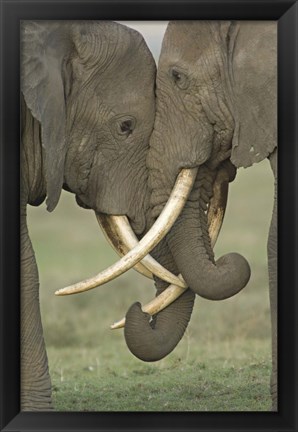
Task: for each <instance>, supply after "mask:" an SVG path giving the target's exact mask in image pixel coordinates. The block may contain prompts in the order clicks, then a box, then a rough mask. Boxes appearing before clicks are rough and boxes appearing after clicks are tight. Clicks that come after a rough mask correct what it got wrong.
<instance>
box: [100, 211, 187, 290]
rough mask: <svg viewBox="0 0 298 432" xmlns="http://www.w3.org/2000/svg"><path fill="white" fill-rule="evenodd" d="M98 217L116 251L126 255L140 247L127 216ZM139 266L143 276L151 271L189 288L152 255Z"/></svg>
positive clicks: (165, 279)
mask: <svg viewBox="0 0 298 432" xmlns="http://www.w3.org/2000/svg"><path fill="white" fill-rule="evenodd" d="M96 217H97V220H98V223H99V224H100V226H101V227H102V228H103V230H104V232H105V234H106V236H107V237H108V238H110V241H111V243H112V244H114V243H116V245H114V247H115V248H116V250H118V249H119V251H118V253H120V254H122V255H124V254H125V253H127V252H129V251H130V250H131V249H133V248H134V247H135V246H137V245H138V243H139V240H138V238H137V236H136V235H135V233H134V231H133V230H132V228H131V226H130V223H129V221H128V218H127V217H126V216H114V215H113V216H112V215H111V216H110V215H109V216H108V215H104V214H96ZM138 265H139V266H140V267H141V268H140V269H139V268H138V269H137V270H138V271H140V273H142V274H144V272H147V273H148V270H149V271H151V272H152V273H153V274H155V275H156V276H158V277H159V278H160V279H162V280H164V281H166V282H169V283H170V284H175V285H177V286H180V287H181V288H186V287H187V286H186V283H185V282H184V280H183V279H182V280H181V279H180V278H178V276H175V275H174V274H173V273H171V272H170V271H168V270H167V269H166V268H164V267H163V266H162V265H160V264H159V263H158V262H157V261H155V259H154V258H153V257H152V256H150V255H146V256H145V257H144V258H143V259H142V261H140V262H139V263H138ZM143 269H144V270H143ZM152 273H151V275H152Z"/></svg>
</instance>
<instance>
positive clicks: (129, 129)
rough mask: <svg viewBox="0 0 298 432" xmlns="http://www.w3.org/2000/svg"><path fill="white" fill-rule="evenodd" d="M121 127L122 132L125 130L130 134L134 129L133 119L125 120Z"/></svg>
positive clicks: (125, 132)
mask: <svg viewBox="0 0 298 432" xmlns="http://www.w3.org/2000/svg"><path fill="white" fill-rule="evenodd" d="M120 129H121V132H123V133H124V134H127V135H130V134H131V133H132V131H133V127H132V121H131V120H125V121H124V122H122V123H121V125H120Z"/></svg>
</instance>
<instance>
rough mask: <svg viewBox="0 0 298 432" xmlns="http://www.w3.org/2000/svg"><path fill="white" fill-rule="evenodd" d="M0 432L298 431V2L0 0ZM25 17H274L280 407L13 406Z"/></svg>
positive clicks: (16, 359)
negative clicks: (103, 409)
mask: <svg viewBox="0 0 298 432" xmlns="http://www.w3.org/2000/svg"><path fill="white" fill-rule="evenodd" d="M0 3H1V41H2V44H1V68H2V69H1V102H2V103H1V155H0V163H1V170H0V173H1V195H0V199H1V219H0V220H1V225H0V226H1V249H0V250H1V252H0V254H1V255H0V256H1V261H0V264H1V268H0V275H1V301H0V305H1V313H0V323H1V327H0V328H1V333H0V344H1V349H0V362H1V368H0V373H1V377H0V382H1V393H0V396H1V401H0V402H1V406H0V409H1V416H0V429H1V431H11V432H12V431H29V430H32V431H33V430H38V431H66V430H68V431H116V430H146V431H165V430H171V431H172V430H173V431H179V430H195V431H197V430H198V431H207V430H208V431H233V430H235V431H280V432H281V431H287V432H290V431H297V430H298V421H297V407H298V398H297V390H298V382H297V376H298V373H297V372H298V370H297V364H298V356H297V347H298V337H297V329H298V325H297V316H298V308H297V289H298V287H297V269H296V266H297V258H298V256H297V236H298V233H297V210H298V207H297V198H296V196H297V192H298V185H297V175H296V169H298V147H297V144H298V141H297V130H298V129H297V113H298V103H297V96H298V86H297V76H298V62H297V60H298V58H297V52H298V4H297V2H295V1H288V0H271V1H269V0H251V1H249V0H234V1H232V0H230V1H225V0H222V1H220V0H214V1H213V0H209V1H206V0H205V1H201V0H193V1H191V0H186V1H183V0H177V1H171V2H169V1H166V0H161V1H154V0H152V1H149V0H130V1H129V0H124V1H120V0H115V1H113V0H110V1H107V0H106V1H104V0H102V1H101V0H93V1H83V0H81V1H75V0H64V1H57V0H56V1H55V0H54V1H53V0H52V1H42V0H39V1H28V0H17V1H14V0H2V1H1V2H0ZM22 19H23V20H24V19H53V20H59V19H111V20H169V19H242V20H278V101H279V102H278V142H279V158H278V164H279V166H278V169H279V185H278V187H279V212H278V218H279V219H278V220H279V231H278V245H279V264H278V284H279V285H278V286H279V297H278V304H279V306H278V317H279V326H278V333H279V344H278V345H279V352H278V359H279V409H278V412H272V413H271V412H259V413H257V412H243V413H241V412H233V413H232V412H225V413H213V412H207V413H202V412H197V413H194V412H191V413H188V412H181V413H178V412H176V413H156V412H155V413H151V412H143V413H125V412H123V413H112V412H110V413H100V412H98V413H96V412H88V413H83V412H67V413H62V412H52V413H49V412H30V413H29V412H20V372H19V371H20V365H19V361H20V357H19V356H20V350H19V306H20V298H19V297H20V295H19V294H20V293H19V286H20V284H19V277H20V274H19V253H20V249H19V142H20V132H19V94H20V93H19V92H20V86H19V70H20V68H19V54H20V53H19V22H20V20H22Z"/></svg>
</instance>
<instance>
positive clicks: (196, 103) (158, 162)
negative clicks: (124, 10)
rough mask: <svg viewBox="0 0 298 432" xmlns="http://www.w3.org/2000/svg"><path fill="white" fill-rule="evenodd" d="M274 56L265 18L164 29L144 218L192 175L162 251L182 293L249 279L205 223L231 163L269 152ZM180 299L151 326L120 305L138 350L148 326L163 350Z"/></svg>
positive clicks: (230, 291)
mask: <svg viewBox="0 0 298 432" xmlns="http://www.w3.org/2000/svg"><path fill="white" fill-rule="evenodd" d="M276 59H277V56H276V24H275V23H273V22H272V23H270V22H267V23H265V25H264V23H261V22H228V21H222V22H220V21H218V22H217V21H212V22H206V21H193V22H192V21H186V22H183V21H178V22H171V23H170V24H169V25H168V28H167V30H166V33H165V36H164V40H163V44H162V50H161V55H160V59H159V64H158V70H157V83H156V96H157V102H156V103H157V108H156V117H155V125H154V130H153V134H152V136H151V139H150V149H149V153H148V157H147V164H148V168H149V187H150V189H151V201H150V204H151V211H152V215H153V218H157V217H158V216H159V215H160V214H161V212H162V211H164V209H165V205H166V203H167V200H168V198H169V196H170V194H171V191H172V189H173V186H174V184H175V181H176V179H177V178H178V177H179V176H180V175H181V174H182V173H183V172H184V173H186V172H188V173H189V175H190V176H192V179H193V180H192V182H190V185H189V190H188V192H187V195H188V198H187V199H186V201H185V205H184V208H183V210H182V211H181V213H180V215H179V217H178V218H177V220H176V222H175V223H174V225H173V227H172V228H171V230H170V231H169V233H168V234H167V235H166V237H165V238H164V241H165V242H166V245H167V247H168V252H167V255H166V257H165V258H164V259H165V260H166V261H167V260H168V261H170V262H172V267H173V271H174V270H176V273H180V274H181V275H182V276H183V278H184V280H185V282H186V285H187V286H188V287H189V288H190V290H188V291H186V292H185V294H183V295H186V293H187V292H189V291H190V292H193V293H196V294H199V295H200V296H202V297H205V298H207V299H213V300H221V299H225V298H228V297H230V296H232V295H234V294H236V293H238V292H239V291H240V290H242V289H243V288H244V287H245V286H246V284H247V282H248V280H249V278H250V267H249V265H248V263H247V261H246V260H245V258H243V257H242V256H240V255H239V254H237V253H231V254H228V255H225V256H223V257H221V258H219V259H218V260H215V257H214V253H213V244H212V243H214V241H211V240H210V234H209V233H210V226H208V225H210V214H211V218H212V213H214V214H216V213H217V212H218V211H219V212H220V213H221V214H223V212H224V210H223V209H222V208H218V209H217V206H218V205H219V207H222V203H225V201H226V197H224V196H223V195H222V194H221V193H225V194H226V193H227V187H228V183H229V181H232V180H233V179H234V177H235V174H236V167H241V166H242V167H247V166H250V165H252V164H253V163H254V162H258V161H260V160H262V159H264V158H266V157H269V156H270V154H272V152H273V151H274V149H275V147H276ZM218 191H219V193H218ZM216 195H217V198H216V199H215V203H214V197H215V196H216ZM180 293H181V292H180ZM178 295H179V294H178ZM180 298H181V297H180ZM180 298H179V299H177V300H176V301H175V302H174V303H173V305H171V306H172V307H173V308H174V305H175V303H177V302H178V305H177V309H178V310H179V314H177V315H175V314H174V313H171V311H170V310H169V308H168V309H165V310H164V311H162V312H160V313H159V314H158V315H156V316H155V317H154V323H155V322H158V321H159V320H160V321H163V320H164V319H165V320H166V323H164V325H163V329H162V330H161V331H160V332H158V330H157V329H156V328H155V327H154V326H152V323H150V322H149V320H148V317H146V315H145V314H144V313H143V312H142V311H141V310H140V308H138V307H137V306H132V308H131V309H130V310H129V312H128V314H127V316H126V325H125V335H126V340H127V343H128V346H129V348H130V350H131V351H132V352H133V353H134V354H135V355H136V356H137V357H140V358H142V359H144V360H146V359H147V358H148V357H149V358H150V359H151V356H150V355H148V353H151V352H152V350H153V347H152V344H151V342H152V341H153V339H152V333H154V332H155V333H157V334H155V339H154V342H155V343H156V345H157V346H159V349H160V350H161V349H163V348H164V349H163V355H166V351H167V350H168V352H170V349H169V345H166V344H165V341H167V340H170V339H171V338H172V337H173V333H174V332H175V326H176V324H177V321H178V322H180V321H181V320H183V319H189V309H188V310H186V309H184V308H183V306H182V307H181V309H179V301H180ZM164 317H165V318H164ZM152 327H153V328H152ZM148 341H149V342H148ZM171 347H173V345H171ZM156 350H157V351H158V349H157V348H156ZM155 359H157V356H156V358H155Z"/></svg>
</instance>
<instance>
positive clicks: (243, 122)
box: [230, 21, 277, 167]
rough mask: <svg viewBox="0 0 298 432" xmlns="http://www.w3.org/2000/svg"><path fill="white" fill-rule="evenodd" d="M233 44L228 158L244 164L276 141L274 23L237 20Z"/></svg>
mask: <svg viewBox="0 0 298 432" xmlns="http://www.w3.org/2000/svg"><path fill="white" fill-rule="evenodd" d="M233 45H234V46H233V50H232V51H233V52H232V83H233V90H234V96H235V132H234V137H233V145H232V155H231V161H232V162H233V164H234V165H235V166H237V167H241V166H242V167H248V166H251V165H252V164H253V163H255V162H260V161H261V160H263V159H264V158H266V157H267V156H268V155H269V154H270V153H272V152H273V150H274V148H275V147H276V145H277V24H276V23H275V22H261V21H255V22H238V32H237V36H236V38H235V40H234V41H233ZM230 51H231V50H230Z"/></svg>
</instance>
